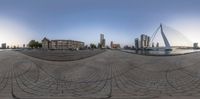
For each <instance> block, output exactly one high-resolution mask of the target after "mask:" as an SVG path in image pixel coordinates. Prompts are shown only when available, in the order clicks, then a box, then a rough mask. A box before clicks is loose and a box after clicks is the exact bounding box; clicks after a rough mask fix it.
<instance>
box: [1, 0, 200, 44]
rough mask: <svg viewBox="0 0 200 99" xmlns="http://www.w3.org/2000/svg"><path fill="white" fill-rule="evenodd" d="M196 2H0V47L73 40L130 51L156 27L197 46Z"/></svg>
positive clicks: (198, 15) (199, 8)
mask: <svg viewBox="0 0 200 99" xmlns="http://www.w3.org/2000/svg"><path fill="white" fill-rule="evenodd" d="M199 5H200V0H0V44H1V43H4V42H6V43H7V44H8V45H10V46H12V45H16V46H18V45H19V46H22V45H23V44H27V43H28V42H29V40H31V39H35V40H38V41H40V40H42V39H43V37H47V38H49V39H72V40H80V41H83V42H85V43H86V44H89V43H95V44H97V43H99V39H100V34H101V33H102V34H104V36H105V39H106V45H110V41H114V43H119V44H121V45H122V46H124V45H133V44H134V39H135V38H136V37H139V36H140V34H142V33H145V34H147V35H150V36H151V35H152V34H153V32H154V31H155V29H156V28H157V27H158V26H159V24H160V23H164V24H166V25H169V26H170V27H173V28H175V29H176V30H178V31H180V32H181V33H183V35H185V36H186V37H188V39H190V40H191V41H192V42H199V43H200V39H199V37H200V28H199V26H200V13H199V11H200V6H199Z"/></svg>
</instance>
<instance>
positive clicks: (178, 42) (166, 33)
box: [148, 24, 192, 50]
mask: <svg viewBox="0 0 200 99" xmlns="http://www.w3.org/2000/svg"><path fill="white" fill-rule="evenodd" d="M156 43H157V45H159V47H158V46H157V47H153V46H154V44H156ZM150 45H152V46H150V47H149V48H148V49H152V50H155V49H156V50H159V49H164V50H172V49H173V48H174V47H189V46H192V41H190V40H189V39H188V38H187V37H185V36H184V35H183V34H182V33H181V32H178V31H177V30H175V29H173V28H171V27H169V26H166V25H163V24H160V25H159V27H158V28H157V29H156V31H155V32H154V33H153V35H152V37H151V42H150Z"/></svg>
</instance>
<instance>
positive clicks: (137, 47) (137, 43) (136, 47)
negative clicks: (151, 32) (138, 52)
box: [135, 38, 139, 49]
mask: <svg viewBox="0 0 200 99" xmlns="http://www.w3.org/2000/svg"><path fill="white" fill-rule="evenodd" d="M135 49H139V39H138V38H136V39H135Z"/></svg>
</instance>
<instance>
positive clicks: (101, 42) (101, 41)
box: [100, 34, 106, 48]
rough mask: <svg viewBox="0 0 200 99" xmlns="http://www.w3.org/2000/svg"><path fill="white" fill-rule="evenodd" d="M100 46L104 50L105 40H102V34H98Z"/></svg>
mask: <svg viewBox="0 0 200 99" xmlns="http://www.w3.org/2000/svg"><path fill="white" fill-rule="evenodd" d="M100 44H101V48H105V45H106V40H105V38H104V34H100Z"/></svg>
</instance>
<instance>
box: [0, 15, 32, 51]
mask: <svg viewBox="0 0 200 99" xmlns="http://www.w3.org/2000/svg"><path fill="white" fill-rule="evenodd" d="M29 37H31V33H30V31H29V30H28V29H27V28H26V27H25V26H24V25H22V24H20V23H19V22H16V21H12V20H7V19H2V18H1V19H0V43H6V44H7V45H8V46H10V47H12V46H22V45H23V44H26V43H27V40H28V39H30V38H29Z"/></svg>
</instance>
